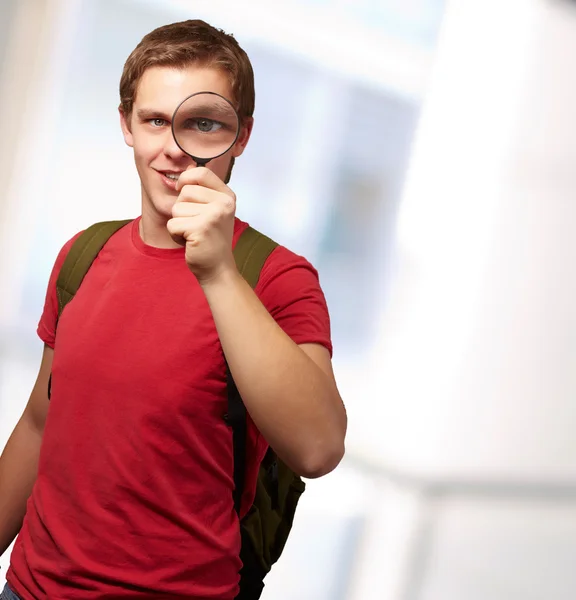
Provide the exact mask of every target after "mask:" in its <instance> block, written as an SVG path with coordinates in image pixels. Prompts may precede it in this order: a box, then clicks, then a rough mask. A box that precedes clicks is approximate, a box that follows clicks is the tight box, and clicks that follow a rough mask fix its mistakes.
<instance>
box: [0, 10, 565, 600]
mask: <svg viewBox="0 0 576 600" xmlns="http://www.w3.org/2000/svg"><path fill="white" fill-rule="evenodd" d="M185 18H203V19H205V20H207V21H208V22H210V23H212V24H213V25H216V26H218V27H221V28H223V29H224V30H226V31H227V32H230V33H233V34H234V35H235V36H236V38H237V39H238V40H239V42H240V44H241V45H242V46H243V47H244V48H245V49H246V50H247V52H248V54H249V56H250V57H251V59H252V61H253V65H254V69H255V73H256V90H257V100H256V113H255V119H256V125H255V129H254V133H253V137H252V140H251V142H250V145H249V146H248V150H247V152H246V153H245V154H244V155H243V156H242V158H241V159H240V161H239V162H238V163H237V165H236V167H235V171H234V175H233V178H232V182H231V186H232V188H233V189H234V190H235V192H236V193H237V196H238V206H239V210H238V214H239V216H241V217H242V218H243V219H245V220H248V221H249V222H250V223H251V224H252V225H253V226H255V227H257V228H258V229H261V230H264V231H265V232H266V233H268V234H269V235H270V236H271V237H273V238H274V239H276V240H277V241H279V242H281V243H283V244H285V245H287V246H288V247H290V248H291V249H292V250H294V251H296V252H299V253H301V254H304V255H305V256H306V257H307V258H309V259H310V260H311V261H312V262H313V263H314V264H315V266H316V267H317V268H318V269H319V272H320V277H321V282H322V285H323V287H324V289H325V292H326V295H327V299H328V303H329V307H330V310H331V316H332V324H333V338H334V344H335V356H334V364H335V370H336V374H337V379H338V382H339V385H340V388H341V392H342V396H343V397H344V399H345V402H346V404H347V409H348V414H349V436H348V444H347V456H346V458H345V460H344V462H343V464H342V465H341V467H340V468H339V469H337V471H336V472H334V473H333V474H331V475H329V476H327V477H325V478H323V479H321V480H317V481H312V482H310V483H309V485H308V492H307V493H306V495H305V496H304V497H303V500H302V502H301V507H300V509H299V512H298V518H297V521H296V524H295V527H294V531H293V534H292V536H291V538H290V540H289V543H288V546H287V548H286V551H285V554H284V556H283V558H282V560H281V561H280V562H279V563H278V565H276V567H275V568H274V570H273V572H272V573H271V575H270V576H269V577H268V578H267V587H266V591H265V593H264V596H263V600H272V599H273V600H293V599H298V600H372V599H374V600H377V599H378V600H573V599H574V598H575V597H576V569H575V568H574V561H575V560H576V435H575V431H576V400H575V392H576V368H575V365H576V310H575V309H574V307H575V305H576V280H575V278H574V269H573V264H574V256H576V235H574V224H575V223H576V204H575V201H574V200H575V195H576V168H575V165H576V136H575V135H574V134H575V132H576V121H575V118H574V107H576V71H575V70H574V67H573V57H574V56H575V55H576V3H572V2H570V1H569V0H483V1H481V2H480V1H479V0H444V1H443V0H354V1H352V0H291V1H290V2H288V1H280V0H276V1H275V2H265V1H247V0H243V1H242V2H240V1H232V0H229V1H226V0H210V1H209V2H206V1H204V2H199V1H195V0H146V1H145V0H0V114H1V115H2V117H3V119H2V129H1V131H2V135H1V136H0V289H1V290H2V292H1V293H0V446H2V447H3V445H4V443H5V441H6V439H7V438H8V435H9V434H10V432H11V430H12V428H13V427H14V425H15V423H16V420H17V419H18V417H19V415H20V413H21V411H22V409H23V407H24V405H25V403H26V401H27V399H28V395H29V393H30V390H31V388H32V385H33V382H34V379H35V376H36V371H37V368H38V365H39V359H40V354H41V343H40V341H39V340H38V339H37V338H36V334H35V329H36V324H37V321H38V319H39V316H40V312H41V307H42V303H43V299H44V294H45V289H46V284H47V280H48V275H49V272H50V269H51V267H52V264H53V261H54V259H55V257H56V254H57V252H58V250H59V249H60V247H61V246H62V245H63V243H64V242H65V241H66V240H68V239H69V238H70V237H71V236H72V235H73V234H74V233H76V232H77V231H78V230H80V229H82V228H85V227H86V226H88V225H90V224H91V223H93V222H95V221H97V220H100V219H115V218H126V217H132V216H136V215H137V214H138V212H139V202H140V199H139V198H140V196H139V186H138V179H137V174H136V171H135V169H134V167H133V163H132V156H131V153H130V150H129V149H128V148H127V147H126V146H125V145H124V143H123V140H122V137H121V132H120V128H119V125H118V117H117V105H118V95H117V94H118V92H117V89H118V82H119V79H120V74H121V71H122V67H123V63H124V61H125V59H126V58H127V56H128V54H129V53H130V51H131V50H132V49H133V47H134V46H135V45H136V44H137V43H138V42H139V41H140V39H141V38H142V36H143V35H144V34H146V33H147V32H148V31H150V30H151V29H153V28H154V27H156V26H159V25H162V24H165V23H168V22H171V21H176V20H182V19H185ZM7 561H8V555H5V556H4V557H3V558H2V560H1V561H0V562H1V565H2V567H3V571H2V573H5V570H4V567H5V566H6V565H7Z"/></svg>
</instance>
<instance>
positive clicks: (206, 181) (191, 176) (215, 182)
mask: <svg viewBox="0 0 576 600" xmlns="http://www.w3.org/2000/svg"><path fill="white" fill-rule="evenodd" d="M185 185H199V186H202V187H204V188H208V189H211V190H215V191H217V192H223V193H225V194H232V195H234V192H233V191H232V190H231V189H230V188H229V187H228V186H227V185H226V184H225V183H224V182H223V181H222V180H221V179H220V177H218V175H216V174H215V173H214V172H213V171H211V170H210V169H207V168H206V167H192V168H190V169H188V170H186V171H184V172H183V173H181V174H180V177H179V178H178V182H177V183H176V191H177V192H179V191H181V190H182V188H183V187H184V186H185Z"/></svg>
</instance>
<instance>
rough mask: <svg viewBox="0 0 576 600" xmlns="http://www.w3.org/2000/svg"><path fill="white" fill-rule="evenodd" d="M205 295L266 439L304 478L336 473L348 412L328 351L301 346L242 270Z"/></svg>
mask: <svg viewBox="0 0 576 600" xmlns="http://www.w3.org/2000/svg"><path fill="white" fill-rule="evenodd" d="M202 287H203V290H204V293H205V295H206V298H207V300H208V303H209V304H210V308H211V310H212V315H213V317H214V320H215V323H216V328H217V330H218V334H219V337H220V341H221V343H222V347H223V350H224V354H225V356H226V359H227V361H228V364H229V366H230V370H231V372H232V375H233V377H234V381H235V382H236V385H237V386H238V391H239V392H240V395H241V396H242V399H243V400H244V404H245V405H246V409H247V410H248V412H249V413H250V416H251V417H252V420H253V421H254V423H255V424H256V426H257V427H258V429H259V430H260V432H261V433H262V435H263V436H264V437H265V438H266V440H267V441H268V443H269V444H270V446H272V448H273V449H274V450H275V452H276V453H277V454H278V455H279V456H280V458H282V459H283V460H284V461H285V462H286V463H287V464H288V465H289V466H290V467H291V468H292V469H293V470H294V471H296V472H297V473H299V474H300V475H302V476H304V477H320V476H322V475H325V474H326V473H329V472H330V471H332V470H333V469H334V468H335V467H336V466H337V465H338V463H339V462H340V460H341V459H342V456H343V455H344V437H345V434H346V411H345V409H344V405H343V403H342V400H341V398H340V395H339V393H338V389H337V387H336V382H335V380H334V374H333V371H332V363H331V360H330V354H329V352H328V350H327V349H326V348H324V347H323V346H321V345H319V344H303V345H301V346H298V345H297V344H295V343H294V342H293V341H292V340H291V339H290V337H289V336H288V335H286V333H284V331H283V330H282V329H281V328H280V326H279V325H278V324H277V323H276V321H275V320H274V319H273V318H272V316H271V315H270V314H269V313H268V311H267V310H266V308H265V307H264V306H263V305H262V303H261V302H260V300H259V299H258V297H257V296H256V294H255V293H254V292H253V291H252V289H251V288H250V286H249V285H248V284H247V283H246V282H245V281H244V279H243V278H242V277H241V276H240V274H239V273H238V271H236V270H235V269H232V268H231V269H230V270H227V271H224V272H223V273H221V275H220V276H218V277H216V278H212V279H209V280H208V281H205V282H203V283H202Z"/></svg>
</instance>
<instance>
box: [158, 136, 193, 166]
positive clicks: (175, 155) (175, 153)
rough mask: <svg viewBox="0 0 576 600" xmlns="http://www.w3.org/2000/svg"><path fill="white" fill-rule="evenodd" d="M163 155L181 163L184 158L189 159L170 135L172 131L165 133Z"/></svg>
mask: <svg viewBox="0 0 576 600" xmlns="http://www.w3.org/2000/svg"><path fill="white" fill-rule="evenodd" d="M164 155H165V156H167V157H168V158H170V159H171V160H173V161H182V160H184V159H185V158H188V159H189V158H190V157H189V156H188V155H187V154H186V152H184V151H183V150H182V149H181V148H180V146H178V144H177V143H176V140H175V139H174V136H173V135H172V131H170V130H169V131H167V132H166V139H165V140H164Z"/></svg>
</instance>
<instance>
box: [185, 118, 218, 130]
mask: <svg viewBox="0 0 576 600" xmlns="http://www.w3.org/2000/svg"><path fill="white" fill-rule="evenodd" d="M222 127H224V125H223V123H220V122H219V121H215V120H214V119H207V118H205V117H195V118H191V119H186V121H185V122H184V123H183V129H189V130H193V131H196V132H199V133H216V132H217V131H218V130H219V129H222Z"/></svg>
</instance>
